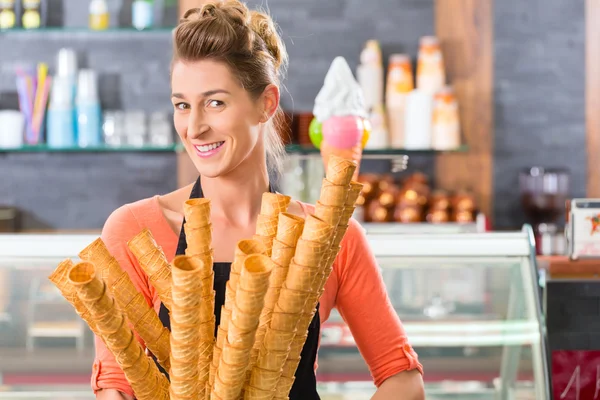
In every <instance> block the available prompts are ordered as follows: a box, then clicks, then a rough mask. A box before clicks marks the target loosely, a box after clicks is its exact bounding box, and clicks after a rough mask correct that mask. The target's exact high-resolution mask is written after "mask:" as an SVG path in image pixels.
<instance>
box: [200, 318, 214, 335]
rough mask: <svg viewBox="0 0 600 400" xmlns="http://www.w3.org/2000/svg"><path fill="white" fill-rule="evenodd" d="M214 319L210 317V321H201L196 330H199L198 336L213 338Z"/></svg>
mask: <svg viewBox="0 0 600 400" xmlns="http://www.w3.org/2000/svg"><path fill="white" fill-rule="evenodd" d="M215 325H216V323H215V319H214V318H212V319H211V320H210V321H207V322H201V323H200V326H199V328H198V331H199V332H200V338H201V339H202V340H208V339H210V338H212V339H213V340H214V337H215Z"/></svg>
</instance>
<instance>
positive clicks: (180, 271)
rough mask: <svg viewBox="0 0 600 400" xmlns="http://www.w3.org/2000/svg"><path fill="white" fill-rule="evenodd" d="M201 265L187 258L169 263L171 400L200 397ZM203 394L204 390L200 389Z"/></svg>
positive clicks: (180, 257)
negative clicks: (170, 280)
mask: <svg viewBox="0 0 600 400" xmlns="http://www.w3.org/2000/svg"><path fill="white" fill-rule="evenodd" d="M204 269H205V268H203V264H202V262H201V261H199V262H194V261H193V259H192V258H188V257H187V256H178V257H176V258H175V260H173V267H172V271H171V274H172V277H173V284H172V297H173V305H172V306H173V308H172V309H171V354H172V359H171V371H170V372H169V376H170V378H171V386H170V394H171V399H172V400H180V399H181V400H184V399H197V398H198V396H199V393H200V386H201V383H200V381H199V377H198V375H199V368H198V356H199V354H198V347H199V346H200V330H199V329H198V326H199V325H200V320H201V312H200V310H201V303H202V302H204V301H205V298H203V297H200V296H198V294H199V293H200V292H201V282H202V273H203V272H204V271H203V270H204ZM202 391H204V386H202Z"/></svg>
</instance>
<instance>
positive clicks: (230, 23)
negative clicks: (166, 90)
mask: <svg viewBox="0 0 600 400" xmlns="http://www.w3.org/2000/svg"><path fill="white" fill-rule="evenodd" d="M286 61H287V56H286V51H285V48H284V46H283V43H282V41H281V39H280V37H279V36H278V34H277V32H276V29H275V27H274V24H273V21H272V20H271V19H270V18H269V17H268V16H267V15H265V14H262V13H259V12H255V11H252V12H251V11H249V10H248V9H247V8H246V6H245V5H244V4H243V3H240V2H239V1H237V0H230V1H225V2H219V3H216V4H206V5H204V6H203V7H202V8H201V9H194V10H190V11H188V12H187V13H186V15H185V16H184V19H183V20H182V21H181V23H180V24H179V26H178V27H177V28H176V30H175V33H174V60H173V65H172V89H173V94H172V102H173V106H174V109H175V115H174V122H175V128H176V130H177V133H178V134H179V136H180V138H181V141H182V143H183V145H184V146H185V148H186V151H187V152H188V154H189V156H190V157H191V159H192V160H193V162H194V165H195V166H196V168H197V169H198V173H199V175H200V178H199V179H198V181H197V182H196V183H195V184H193V185H190V186H188V187H185V188H182V189H179V190H177V191H175V192H172V193H169V194H167V195H164V196H155V197H153V198H150V199H146V200H141V201H138V202H136V203H133V204H128V205H125V206H123V207H121V208H119V209H118V210H116V211H115V212H114V213H113V214H112V215H111V216H110V217H109V219H108V220H107V222H106V224H105V226H104V229H103V232H102V239H103V240H104V242H105V243H106V245H107V247H108V249H109V250H110V251H111V253H112V254H113V256H115V257H116V258H117V260H118V261H119V263H120V265H121V267H122V268H124V269H125V270H126V271H127V272H128V273H129V274H130V276H131V278H132V280H133V281H134V284H135V285H136V287H137V288H138V290H140V292H141V293H143V294H144V296H145V297H146V299H147V301H148V302H149V303H150V304H152V305H153V306H154V307H155V309H156V310H157V312H159V315H160V317H161V320H162V321H163V323H164V324H165V325H166V326H169V317H168V313H167V312H166V309H165V308H164V307H161V304H160V301H159V299H158V296H157V294H156V291H155V290H154V289H153V288H152V287H151V285H150V284H149V283H148V278H147V276H146V275H145V273H144V272H143V271H142V269H141V268H140V266H139V265H138V264H137V262H136V260H135V258H134V257H133V255H132V254H131V253H130V252H129V250H128V249H127V241H129V240H130V239H131V238H132V237H133V236H135V235H136V234H137V233H139V232H140V230H142V229H143V228H149V229H150V231H151V232H152V234H153V236H154V238H155V239H156V241H157V243H158V245H159V246H161V247H162V249H163V250H164V252H165V254H166V255H167V258H169V259H172V258H173V257H174V256H175V254H176V253H177V254H183V252H184V251H185V233H184V232H183V229H182V223H183V203H184V202H185V200H187V199H188V198H190V197H202V196H206V197H208V198H210V199H211V221H212V227H213V248H214V260H215V265H214V270H215V290H216V293H217V295H216V302H215V303H216V305H215V310H216V312H218V311H219V310H220V305H221V304H222V302H223V301H224V290H225V283H226V281H227V279H228V276H229V267H230V263H231V261H232V259H233V254H234V246H235V245H236V243H237V242H238V241H239V240H241V239H245V238H250V237H252V235H253V234H254V233H255V228H256V216H257V214H258V213H259V210H260V203H261V198H262V194H263V193H264V192H265V191H267V190H271V187H270V185H269V173H268V172H269V168H272V169H273V171H274V172H276V171H277V170H278V168H279V166H280V164H281V156H282V155H283V153H284V149H283V146H282V144H281V142H280V139H279V136H278V135H277V132H276V130H275V127H274V120H275V119H276V118H277V116H278V114H279V113H280V109H279V87H278V85H279V73H280V71H281V70H283V69H284V66H285V64H286ZM312 210H313V208H312V207H311V206H309V205H305V204H302V203H299V202H295V201H292V203H291V205H290V207H289V212H291V213H294V214H297V215H301V216H306V215H307V214H309V213H311V212H312ZM333 307H337V309H338V310H339V312H340V313H341V314H342V316H343V317H344V319H345V321H346V322H347V323H348V325H349V327H350V329H351V331H352V334H353V335H354V338H355V339H356V343H357V345H358V347H359V349H360V351H361V354H362V355H363V357H364V358H365V360H366V361H367V364H368V365H369V368H370V370H371V373H372V375H373V378H374V382H375V385H376V386H377V387H378V389H377V393H376V395H375V396H374V397H373V399H376V400H384V399H398V398H401V399H406V400H413V399H415V400H417V399H423V398H424V391H423V381H422V378H421V371H422V368H421V366H420V364H419V363H418V360H417V355H416V353H415V352H414V350H412V348H411V347H410V345H409V344H408V342H407V338H406V335H405V333H404V330H403V328H402V326H401V324H400V321H399V320H398V317H397V316H396V313H395V312H394V309H393V308H392V306H391V304H390V302H389V299H388V297H387V294H386V292H385V287H384V285H383V282H382V280H381V276H380V274H379V270H378V267H377V263H376V260H375V258H374V257H373V254H372V253H371V251H370V250H369V248H368V246H367V241H366V239H365V235H364V233H363V231H362V230H361V229H360V227H359V225H358V224H356V223H355V222H352V223H351V226H350V228H349V229H348V232H347V234H346V237H345V238H344V240H343V242H342V250H341V251H340V254H339V256H338V258H337V259H336V262H335V265H334V270H333V273H332V274H331V277H330V279H329V281H328V282H327V285H326V288H325V292H324V294H323V296H322V297H321V299H320V308H319V312H318V313H317V315H316V316H315V321H313V324H312V325H311V329H310V332H309V338H308V339H307V342H306V345H305V347H304V350H303V352H302V362H301V363H300V366H299V367H298V371H297V373H296V380H295V383H294V387H293V388H292V392H291V393H290V399H292V400H313V399H318V398H319V396H318V394H317V392H316V379H315V367H316V351H317V347H318V339H319V326H320V324H321V323H323V322H324V321H325V320H327V318H328V316H329V314H330V311H331V309H332V308H333ZM217 317H219V315H217ZM92 386H93V389H94V391H95V392H96V395H97V398H98V399H132V398H133V392H132V390H131V388H130V387H129V385H128V384H127V381H126V379H125V377H124V375H123V372H122V371H121V370H120V369H119V367H118V365H117V364H116V362H115V360H114V357H113V356H112V355H111V354H110V352H109V351H108V350H107V349H106V347H105V346H104V345H103V343H102V342H101V341H100V340H96V359H95V362H94V367H93V376H92Z"/></svg>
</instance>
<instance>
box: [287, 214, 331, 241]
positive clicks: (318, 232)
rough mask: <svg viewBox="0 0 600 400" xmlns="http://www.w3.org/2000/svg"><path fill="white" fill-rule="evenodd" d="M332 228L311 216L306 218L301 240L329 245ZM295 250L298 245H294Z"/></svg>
mask: <svg viewBox="0 0 600 400" xmlns="http://www.w3.org/2000/svg"><path fill="white" fill-rule="evenodd" d="M333 228H334V227H332V226H331V225H329V224H328V223H326V222H325V221H323V220H321V219H319V218H317V217H316V216H314V215H313V214H311V215H309V216H308V217H307V218H306V222H305V223H304V229H303V230H302V236H301V239H303V240H308V241H311V242H317V243H329V242H330V241H331V235H332V233H333ZM296 248H298V245H296Z"/></svg>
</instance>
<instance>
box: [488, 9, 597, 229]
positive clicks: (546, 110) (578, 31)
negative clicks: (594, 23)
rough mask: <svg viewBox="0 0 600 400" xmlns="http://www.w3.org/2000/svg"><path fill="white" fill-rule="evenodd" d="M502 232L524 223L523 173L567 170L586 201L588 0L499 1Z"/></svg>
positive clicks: (498, 197)
mask: <svg viewBox="0 0 600 400" xmlns="http://www.w3.org/2000/svg"><path fill="white" fill-rule="evenodd" d="M494 5H495V9H494V13H495V14H494V20H495V39H494V40H495V71H494V72H495V118H496V122H495V128H496V130H495V148H494V194H495V199H494V208H495V221H496V226H497V227H500V228H505V227H517V226H519V225H520V224H521V223H522V222H523V214H522V212H521V205H520V201H519V192H518V179H517V177H518V173H519V170H521V169H522V168H526V167H528V166H532V165H539V166H543V167H566V168H568V169H569V170H570V171H571V194H572V195H573V196H585V179H586V150H585V114H584V112H585V2H584V1H571V0H536V1H521V0H502V1H495V2H494Z"/></svg>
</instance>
